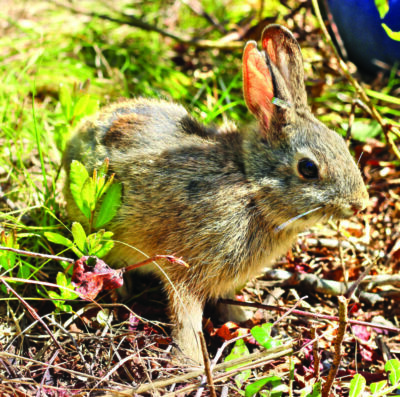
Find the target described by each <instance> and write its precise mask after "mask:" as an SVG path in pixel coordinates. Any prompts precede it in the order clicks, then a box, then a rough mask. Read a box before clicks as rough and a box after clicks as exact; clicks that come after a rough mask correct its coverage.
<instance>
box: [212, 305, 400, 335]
mask: <svg viewBox="0 0 400 397" xmlns="http://www.w3.org/2000/svg"><path fill="white" fill-rule="evenodd" d="M219 302H221V303H226V304H228V305H236V306H245V307H255V308H257V309H264V310H274V311H277V312H286V311H287V310H288V309H285V308H284V307H278V306H272V305H264V304H262V303H251V302H239V301H234V300H232V299H220V300H219ZM291 314H293V315H295V316H303V317H308V318H312V319H315V320H328V321H340V318H339V317H337V316H328V315H327V314H319V313H310V312H305V311H303V310H292V312H291ZM349 324H352V325H364V326H366V327H372V328H377V329H384V330H386V331H390V332H395V333H400V328H397V327H390V326H387V325H383V324H377V323H370V322H368V321H358V320H349Z"/></svg>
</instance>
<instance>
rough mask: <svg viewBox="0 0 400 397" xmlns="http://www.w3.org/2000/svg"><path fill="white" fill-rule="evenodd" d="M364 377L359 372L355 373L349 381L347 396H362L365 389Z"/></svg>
mask: <svg viewBox="0 0 400 397" xmlns="http://www.w3.org/2000/svg"><path fill="white" fill-rule="evenodd" d="M365 384H366V382H365V378H364V377H363V376H362V375H360V374H355V375H354V377H353V379H352V380H351V382H350V392H349V397H358V396H362V394H363V392H364V390H365Z"/></svg>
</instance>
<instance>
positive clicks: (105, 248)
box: [91, 240, 114, 258]
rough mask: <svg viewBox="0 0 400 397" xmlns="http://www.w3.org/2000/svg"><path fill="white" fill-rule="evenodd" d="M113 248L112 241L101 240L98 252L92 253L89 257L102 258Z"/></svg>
mask: <svg viewBox="0 0 400 397" xmlns="http://www.w3.org/2000/svg"><path fill="white" fill-rule="evenodd" d="M113 247H114V241H112V240H108V241H104V240H103V243H102V245H101V247H100V248H99V249H98V250H96V251H94V252H93V254H91V255H96V256H97V257H99V258H102V257H103V256H105V255H106V254H108V253H109V252H110V251H111V249H112V248H113Z"/></svg>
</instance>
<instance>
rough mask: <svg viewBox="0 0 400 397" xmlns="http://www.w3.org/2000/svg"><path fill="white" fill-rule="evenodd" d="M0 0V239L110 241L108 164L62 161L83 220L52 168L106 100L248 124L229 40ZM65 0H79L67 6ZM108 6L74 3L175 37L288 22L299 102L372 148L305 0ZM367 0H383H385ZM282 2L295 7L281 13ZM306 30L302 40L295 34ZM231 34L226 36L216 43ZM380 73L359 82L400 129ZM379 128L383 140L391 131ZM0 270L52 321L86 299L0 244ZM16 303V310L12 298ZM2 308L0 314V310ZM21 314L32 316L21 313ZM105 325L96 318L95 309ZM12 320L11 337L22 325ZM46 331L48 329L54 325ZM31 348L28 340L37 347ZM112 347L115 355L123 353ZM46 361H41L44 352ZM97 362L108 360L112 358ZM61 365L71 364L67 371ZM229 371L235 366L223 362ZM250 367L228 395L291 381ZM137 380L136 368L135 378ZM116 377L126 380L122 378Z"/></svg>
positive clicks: (67, 281)
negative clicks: (221, 43)
mask: <svg viewBox="0 0 400 397" xmlns="http://www.w3.org/2000/svg"><path fill="white" fill-rule="evenodd" d="M6 3H7V5H4V7H3V9H2V10H1V11H0V13H1V14H0V15H1V25H0V29H1V31H2V34H1V35H0V143H1V145H0V184H1V185H0V199H1V201H0V211H1V212H0V246H3V247H11V248H15V249H18V248H19V249H24V250H26V251H31V252H36V253H44V254H51V255H59V256H65V257H68V258H74V259H75V258H77V257H80V256H84V255H96V256H98V257H103V256H104V255H106V253H107V252H109V250H110V249H111V248H112V246H113V244H114V242H113V241H112V233H110V232H107V224H108V222H109V221H110V220H111V218H112V217H113V216H114V215H115V212H116V208H117V207H118V203H119V202H120V197H121V186H120V185H119V184H117V183H113V178H112V177H107V176H106V175H107V166H108V165H107V164H105V165H104V167H103V168H102V169H100V170H97V171H96V172H95V173H94V174H93V175H92V176H90V175H88V173H87V171H86V170H85V169H84V168H83V166H82V165H80V164H79V163H77V162H76V163H73V165H72V171H71V175H70V178H71V191H72V195H73V197H74V199H75V202H76V204H77V207H78V208H79V210H80V211H81V212H82V215H83V217H84V219H85V225H86V226H87V225H88V229H87V231H85V230H84V228H83V227H82V225H81V224H80V223H78V222H75V223H72V222H71V221H70V220H69V219H68V217H67V215H66V211H65V202H64V199H63V195H62V189H63V183H64V179H65V175H64V171H63V170H62V169H61V160H62V154H63V150H64V148H65V145H66V142H67V140H68V137H69V136H70V133H71V131H72V130H73V129H74V127H76V126H77V124H78V123H79V122H80V120H82V119H83V118H84V117H86V116H88V115H90V114H93V113H94V112H96V111H97V110H98V109H99V108H100V107H101V106H102V105H104V104H106V103H109V102H111V101H114V100H117V99H118V98H120V97H134V96H143V97H156V98H167V99H170V100H174V101H177V102H180V103H182V104H184V106H186V107H187V108H188V109H189V110H190V112H191V113H192V114H193V115H194V116H195V117H197V118H198V119H199V120H202V121H204V122H205V123H215V124H222V123H223V122H225V121H227V120H233V121H234V122H236V123H237V124H239V125H248V124H249V123H251V122H252V121H253V118H252V117H251V116H250V115H249V114H248V112H247V111H246V108H245V106H244V101H243V98H242V81H241V48H228V49H227V48H217V47H216V48H211V47H210V48H201V47H200V46H196V45H192V44H190V45H189V44H186V43H183V42H178V41H176V40H174V39H172V38H169V37H166V36H165V35H163V34H160V33H157V32H154V31H147V30H144V29H140V28H137V27H133V26H129V25H128V24H124V23H119V22H116V21H112V20H109V19H103V18H100V17H99V16H93V15H85V13H75V12H72V11H71V10H69V9H68V8H63V7H61V6H59V5H57V3H56V2H55V3H53V2H47V1H34V0H31V1H29V0H26V1H24V0H15V1H12V2H6ZM75 3H76V4H78V2H72V3H68V4H75ZM114 3H115V4H114ZM114 3H113V6H107V4H108V2H101V1H100V2H93V1H82V2H79V8H80V9H82V10H86V11H87V12H89V13H91V12H96V13H98V14H102V15H108V16H111V17H113V18H115V19H119V12H123V13H124V14H125V17H124V18H125V19H123V20H124V21H127V20H129V18H128V17H129V16H134V17H136V18H137V19H138V20H141V21H143V22H146V23H147V24H150V25H153V26H158V27H160V28H162V29H164V30H166V31H171V32H174V33H175V34H177V35H182V37H183V36H185V37H186V36H187V37H190V38H192V39H193V38H194V39H207V40H214V41H217V40H220V39H221V38H222V37H224V36H225V35H226V34H228V33H233V34H236V36H235V37H236V38H238V39H240V40H242V39H243V40H244V41H246V40H250V39H251V40H253V39H256V37H259V32H257V33H254V32H251V31H249V29H248V28H249V27H251V26H253V27H257V26H258V25H259V24H260V21H262V20H263V19H264V18H267V21H268V22H277V23H283V24H286V25H288V26H289V27H290V28H293V29H295V30H296V34H297V36H298V37H299V39H300V42H301V44H302V46H303V49H304V50H303V54H304V58H305V64H304V67H305V71H306V76H307V87H308V89H309V92H310V94H312V95H310V105H311V106H312V108H313V110H314V111H315V113H316V115H317V117H319V118H320V119H321V120H322V121H323V122H325V123H326V124H327V125H329V126H330V127H331V128H333V129H335V130H336V131H338V132H339V133H341V134H342V135H346V131H347V129H348V127H349V124H350V125H351V126H352V137H353V138H354V140H356V141H357V142H356V143H357V145H363V144H364V143H365V142H369V141H370V140H371V138H374V139H375V141H374V142H375V145H378V146H379V145H382V146H383V147H385V145H386V143H385V142H386V141H385V134H384V133H383V132H382V129H381V127H380V125H379V124H378V123H377V122H376V121H375V120H373V119H372V118H371V116H370V115H369V114H368V112H366V111H365V108H363V107H362V106H354V100H355V99H356V98H357V96H356V93H355V89H354V88H353V86H352V85H350V84H349V83H348V81H347V80H346V79H345V78H344V77H343V75H342V74H340V72H339V68H338V66H337V62H336V60H335V59H334V57H333V56H332V53H331V52H330V50H329V47H328V46H327V45H326V44H325V43H324V42H323V40H322V38H321V35H320V33H319V32H318V31H317V30H315V29H316V28H317V22H316V19H315V17H314V15H313V14H312V10H311V7H310V5H309V3H307V2H299V1H296V0H288V1H287V2H281V1H278V0H274V1H268V2H265V4H264V8H263V9H260V4H263V3H264V2H262V1H261V2H255V1H250V2H245V1H242V0H227V1H220V2H215V1H209V0H207V1H203V2H201V4H202V7H203V8H204V11H206V12H207V13H209V15H212V16H213V17H214V18H215V19H216V20H217V21H220V22H221V24H222V25H221V26H220V27H218V26H214V25H212V24H210V21H209V20H208V19H207V18H204V17H202V16H201V15H198V14H196V13H195V12H194V11H193V10H192V9H191V8H190V7H189V6H187V5H186V2H184V1H182V2H172V1H161V0H157V1H140V0H139V1H117V2H114ZM188 3H189V2H188ZM259 3H260V4H259ZM377 3H378V2H377ZM380 3H382V4H383V5H384V3H385V2H380ZM285 4H287V6H285ZM382 7H383V6H382ZM294 9H296V10H297V11H296V12H293V15H292V14H291V11H292V10H294ZM382 12H383V11H382ZM258 27H259V26H258ZM243 32H244V33H243ZM299 32H301V34H299ZM303 33H304V35H303ZM241 34H243V35H244V36H243V37H242V36H241ZM308 38H311V39H312V40H311V41H307V39H308ZM231 41H232V40H231ZM231 41H230V40H226V42H227V43H229V42H231ZM379 78H380V80H379ZM379 78H377V79H376V80H374V81H372V82H371V84H370V86H369V89H368V90H367V93H368V95H369V97H370V98H371V100H372V103H373V104H374V106H375V107H376V109H377V110H378V112H379V113H380V115H381V116H382V117H383V119H384V120H385V121H386V122H387V123H389V124H392V125H397V126H399V121H398V120H399V117H400V103H399V99H398V92H399V91H398V90H399V88H398V87H399V85H400V77H399V73H398V71H397V69H396V68H394V69H393V70H392V72H391V74H390V75H389V77H382V76H380V77H379ZM350 114H354V116H355V121H354V123H353V122H351V121H350V120H349V119H351V117H349V115H350ZM389 136H391V137H392V138H393V139H394V140H395V137H394V135H393V134H391V133H389ZM376 142H377V143H376ZM396 142H397V141H396ZM353 149H354V148H353ZM366 150H367V149H366ZM368 150H369V149H368ZM371 150H372V149H371ZM361 151H362V150H361ZM374 160H375V159H374ZM385 160H387V159H386V158H385ZM376 161H377V164H380V163H379V161H378V160H376ZM390 161H391V163H390V167H389V168H392V167H394V166H396V165H397V164H398V163H396V162H394V161H393V158H390ZM385 164H388V163H385ZM397 183H398V182H397ZM393 197H394V198H398V196H396V195H393ZM377 202H378V200H377ZM390 205H393V206H395V204H393V203H391V204H390ZM396 205H397V204H396ZM376 222H377V221H376ZM385 230H387V229H385ZM385 233H386V231H385ZM393 245H394V244H393ZM393 245H391V246H393ZM320 256H321V257H323V256H324V255H320ZM0 269H1V275H2V276H6V277H10V278H11V277H14V278H18V279H24V280H36V281H38V282H39V283H37V284H27V283H23V282H22V281H21V280H18V281H17V282H15V280H14V282H12V280H8V282H9V283H11V282H12V286H13V288H15V290H16V291H18V293H19V294H20V295H21V297H23V298H24V299H26V300H35V301H39V302H36V303H38V305H37V307H36V308H37V310H38V312H40V314H41V315H43V316H45V315H46V316H49V318H51V319H52V321H53V320H54V319H61V318H62V319H63V321H64V320H65V319H66V318H75V317H73V316H76V317H78V316H81V315H82V313H83V311H84V310H86V309H82V307H83V306H84V304H86V303H87V302H84V303H82V301H80V300H78V299H77V296H76V295H75V294H74V293H73V292H71V291H69V289H72V284H71V274H72V268H71V266H69V263H67V262H63V261H54V260H50V259H43V258H33V257H25V256H23V255H18V254H16V253H15V252H10V251H0ZM44 280H45V281H48V282H52V283H55V284H57V285H59V286H60V287H62V288H60V289H59V290H57V292H56V291H55V290H54V288H50V287H48V286H46V285H44V284H43V285H40V282H41V281H44ZM0 288H1V296H0V298H1V301H2V302H3V303H6V304H7V310H8V314H9V313H12V315H11V314H9V316H7V318H8V317H10V318H12V319H13V321H14V320H15V318H16V317H15V316H14V314H13V313H14V312H13V310H16V307H17V305H16V304H15V305H14V303H18V302H17V300H18V298H17V297H16V296H14V295H13V294H10V293H9V291H8V290H7V288H6V286H5V285H4V284H1V285H0ZM48 302H50V303H49V304H47V303H48ZM4 306H5V305H4ZM17 310H18V311H19V312H21V311H22V310H21V307H19V308H18V309H17ZM80 310H81V311H80ZM77 313H79V315H78V314H77ZM101 313H103V312H101ZM107 313H108V312H107ZM110 313H111V310H110ZM2 315H4V317H6V315H5V313H2ZM111 315H112V314H110V316H111ZM63 316H70V317H63ZM94 317H95V316H94ZM88 318H89V316H88ZM126 318H128V319H129V320H127V321H129V327H128V328H129V329H130V330H132V329H136V328H135V327H136V323H135V321H136V320H137V318H136V317H134V316H133V314H132V313H131V312H129V314H127V315H126ZM13 321H11V320H10V322H13ZM29 321H32V320H31V319H30V318H29ZM54 321H55V320H54ZM65 321H66V322H68V321H69V320H65ZM85 321H86V322H85ZM85 321H84V320H82V323H84V326H82V328H85V327H86V326H87V323H89V322H91V321H93V323H91V325H93V324H95V325H93V328H95V327H98V328H100V325H99V322H96V321H97V320H92V318H90V321H89V320H87V319H86V320H85ZM110 321H111V320H110ZM137 321H139V320H137ZM15 322H16V323H17V320H15ZM60 322H61V320H60ZM71 322H72V320H71ZM104 323H105V324H108V320H107V321H105V322H104ZM52 324H53V323H52ZM63 324H64V323H63ZM53 325H54V324H53ZM107 326H108V325H107ZM18 327H19V326H16V327H15V330H14V332H15V334H16V335H20V332H21V330H18ZM87 327H88V328H89V326H87ZM271 328H272V326H271V325H270V324H264V325H262V326H257V327H254V328H252V330H251V333H252V335H253V337H254V338H255V339H256V340H257V342H258V343H259V344H260V345H261V346H263V348H265V349H270V348H273V347H276V346H279V344H280V342H279V341H277V339H276V338H272V337H271V334H270V332H271ZM85 329H86V328H85ZM104 329H106V328H104ZM1 330H2V328H1V329H0V334H1V332H2V331H1ZM53 331H54V333H57V332H59V330H58V328H56V327H54V329H53ZM41 332H44V331H43V330H42V331H41ZM157 332H158V334H157V337H159V339H162V338H161V336H160V335H159V334H161V331H157ZM106 333H107V332H104V334H106ZM96 335H97V334H96ZM124 337H125V335H124ZM110 339H112V338H111V337H110ZM0 342H1V335H0ZM139 342H140V343H142V342H143V341H139ZM2 343H3V342H2ZM7 343H8V341H7ZM96 343H97V342H96ZM121 343H122V342H121ZM135 343H136V342H135ZM140 343H138V346H139V345H140ZM157 343H160V345H162V343H163V341H161V342H160V341H159V340H157ZM3 345H5V343H3ZM7 346H8V345H7ZM38 346H39V347H37V350H40V349H42V348H44V347H46V346H49V345H46V344H43V345H39V344H38ZM44 350H45V349H44ZM110 351H113V353H112V354H110V357H111V356H113V360H114V361H118V360H119V361H121V357H119V358H118V360H117V359H116V358H114V354H115V355H116V357H118V356H117V353H115V352H114V350H111V347H110ZM125 353H126V352H125V351H124V354H123V356H124V357H126V356H128V355H129V354H131V351H128V353H126V354H125ZM21 354H22V353H21ZM57 354H58V353H57ZM118 354H119V353H118ZM247 354H249V349H248V347H247V346H246V344H245V342H244V341H243V340H239V341H237V342H236V345H235V347H234V349H233V350H232V352H231V353H230V355H228V357H227V358H226V359H227V361H229V360H232V359H235V358H238V357H240V356H242V355H247ZM32 357H33V353H32ZM81 358H82V357H79V360H80V359H81ZM46 360H47V361H46V362H48V361H50V357H47V358H46ZM74 360H75V358H74ZM99 360H100V359H99ZM162 360H165V359H164V358H163V359H162ZM162 360H161V363H163V361H162ZM43 361H45V359H43ZM82 361H83V360H82ZM139 364H140V363H139ZM139 364H138V363H135V365H136V367H134V370H135V371H136V372H135V371H133V370H132V372H135V374H138V373H140V374H142V375H143V371H144V370H146V367H141V366H140V365H141V364H140V365H139ZM108 365H109V367H107V368H106V370H107V371H108V370H111V369H114V367H111V364H108ZM160 365H161V364H160ZM149 367H150V366H149ZM46 368H47V367H46ZM46 368H45V369H46ZM74 368H75V367H73V366H72V365H71V369H74ZM82 368H84V364H82V367H81V368H80V369H79V371H81V370H82V371H83V369H82ZM234 368H237V367H235V366H233V367H232V368H230V369H234ZM385 369H386V371H387V372H389V373H390V375H389V382H386V381H384V383H379V384H374V383H373V384H372V385H371V386H370V391H371V394H370V395H371V396H381V395H382V396H383V395H387V394H388V393H390V392H392V391H393V390H395V389H397V388H398V386H399V363H398V361H396V360H390V361H388V362H387V363H386V367H385ZM141 371H142V372H141ZM160 371H161V370H160ZM88 372H90V371H88ZM154 372H156V371H154ZM115 373H117V371H115ZM255 373H256V371H255V370H254V371H252V370H250V369H247V370H244V371H243V372H240V373H239V374H238V375H237V376H236V377H235V378H234V380H231V383H232V384H233V385H234V386H233V388H234V389H235V390H236V391H237V393H238V394H240V395H244V396H253V395H256V394H257V393H261V394H260V395H264V396H267V395H268V396H280V395H283V393H284V392H287V390H288V386H287V385H288V384H289V381H293V366H292V364H290V368H289V370H288V371H287V373H285V375H282V376H276V375H271V376H268V377H265V376H264V375H261V376H257V374H256V376H255ZM97 374H98V375H99V378H96V382H97V381H99V383H100V380H99V379H102V378H103V376H105V372H104V371H103V368H101V370H99V371H98V372H97ZM113 374H114V372H113ZM107 376H108V375H107ZM119 376H120V375H118V377H117V375H115V378H114V377H112V376H111V375H110V379H113V380H114V381H117V380H118V381H120V378H119ZM121 376H122V375H121ZM135 376H136V375H135ZM71 378H73V376H72V375H71ZM128 378H129V376H128ZM74 379H75V378H74ZM90 379H91V381H92V378H90ZM107 379H108V378H107ZM115 379H116V380H115ZM147 380H148V379H147V378H146V376H144V375H143V378H142V379H141V381H143V382H144V381H147ZM136 381H137V379H136ZM38 382H39V383H40V379H39V381H38ZM66 382H67V383H68V381H66ZM71 382H72V381H71ZM96 382H95V381H94V380H93V384H91V385H92V386H93V387H96V385H97V383H96ZM121 382H122V381H121ZM129 382H130V383H129ZM129 382H128V384H132V383H134V382H133V381H132V379H130V378H129ZM136 383H140V382H139V381H137V382H136ZM365 383H366V382H365V379H364V378H363V377H362V376H361V375H356V376H355V377H354V378H353V379H352V381H351V383H350V393H353V394H350V395H353V396H356V395H361V394H357V393H361V391H360V390H364V387H365ZM310 385H311V386H310ZM92 386H90V387H92ZM303 386H304V385H303ZM88 387H89V386H88ZM298 389H299V390H303V394H302V395H308V396H317V395H320V391H319V390H320V381H318V382H315V384H314V383H312V382H309V384H308V385H306V386H305V387H301V386H298ZM306 389H307V390H306ZM266 390H267V391H266ZM304 390H306V391H304ZM262 393H264V394H262ZM307 393H308V394H307ZM385 393H386V394H385Z"/></svg>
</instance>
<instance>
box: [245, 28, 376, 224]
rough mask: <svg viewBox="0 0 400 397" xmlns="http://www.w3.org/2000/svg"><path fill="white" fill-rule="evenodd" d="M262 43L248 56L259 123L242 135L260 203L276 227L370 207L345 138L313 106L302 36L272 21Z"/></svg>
mask: <svg viewBox="0 0 400 397" xmlns="http://www.w3.org/2000/svg"><path fill="white" fill-rule="evenodd" d="M262 46H263V51H262V52H260V51H258V49H257V44H256V43H255V42H248V43H247V45H246V47H245V50H244V55H243V83H244V97H245V101H246V104H247V106H248V108H249V110H250V111H251V112H252V113H253V114H254V115H255V116H256V118H257V119H258V122H259V127H258V130H257V131H255V130H251V131H249V132H248V133H247V134H246V136H245V138H244V151H245V153H244V158H245V168H246V174H247V176H248V179H249V180H250V181H251V182H252V183H253V184H256V185H257V187H258V189H257V191H258V193H257V201H258V203H259V204H261V205H259V206H258V207H259V208H260V209H261V211H263V212H264V215H265V216H266V218H267V219H270V220H271V219H273V220H274V221H273V223H274V224H275V228H276V230H281V229H283V228H286V227H287V226H288V225H289V224H291V227H290V228H291V229H292V228H294V229H301V228H303V227H304V225H305V224H307V225H308V224H311V223H315V221H319V220H321V219H322V218H328V219H329V218H331V217H333V218H345V217H349V216H351V215H353V214H354V213H356V212H358V211H360V210H362V209H364V208H365V206H366V203H367V200H368V194H367V191H366V188H365V185H364V183H363V180H362V178H361V174H360V171H359V169H358V167H357V165H356V164H355V162H354V160H353V158H352V156H351V155H350V153H349V151H348V148H347V146H346V144H345V142H344V140H343V138H342V137H340V136H339V135H338V134H336V133H335V132H333V131H332V130H330V129H328V128H327V127H326V126H325V125H323V124H322V123H321V122H319V121H318V120H317V119H315V118H314V116H313V115H312V114H311V112H310V110H309V108H308V105H307V94H306V89H305V85H304V72H303V60H302V56H301V51H300V47H299V45H298V43H297V41H296V39H295V38H294V37H293V35H292V34H291V32H290V31H289V30H287V29H286V28H284V27H282V26H279V25H270V26H268V27H267V28H266V29H265V30H264V32H263V35H262Z"/></svg>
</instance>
